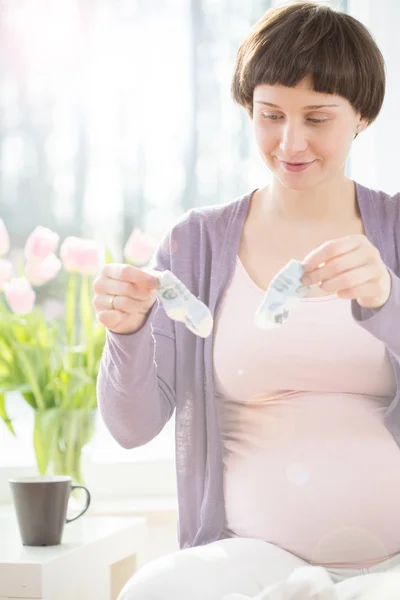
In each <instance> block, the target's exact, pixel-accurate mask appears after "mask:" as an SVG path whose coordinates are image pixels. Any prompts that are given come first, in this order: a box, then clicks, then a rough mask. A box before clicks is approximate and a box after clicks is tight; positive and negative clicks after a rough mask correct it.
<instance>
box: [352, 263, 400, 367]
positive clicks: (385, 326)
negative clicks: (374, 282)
mask: <svg viewBox="0 0 400 600" xmlns="http://www.w3.org/2000/svg"><path fill="white" fill-rule="evenodd" d="M387 270H388V271H389V274H390V277H391V292H390V296H389V298H388V300H387V302H386V303H385V304H384V305H383V306H382V307H381V308H379V309H378V310H376V311H373V310H372V309H370V308H363V307H362V306H360V305H359V304H358V303H357V301H356V300H352V301H351V311H352V314H353V317H354V319H355V320H356V321H357V323H359V325H361V327H364V329H366V330H367V331H369V332H370V333H372V335H374V336H375V337H376V338H378V339H379V340H381V341H382V342H383V343H384V344H385V345H386V347H387V348H388V349H389V350H390V351H391V352H393V354H394V355H395V356H396V358H397V359H398V360H399V361H400V277H398V276H397V275H396V274H395V273H394V272H393V271H392V270H391V269H390V268H389V267H387Z"/></svg>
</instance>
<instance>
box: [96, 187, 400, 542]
mask: <svg viewBox="0 0 400 600" xmlns="http://www.w3.org/2000/svg"><path fill="white" fill-rule="evenodd" d="M356 192H357V200H358V204H359V207H360V211H361V216H362V220H363V223H364V228H365V232H366V235H367V237H368V238H369V239H370V241H371V242H372V243H373V244H374V245H375V246H376V247H377V248H378V249H379V250H380V252H381V256H382V258H383V260H384V262H385V264H386V266H387V267H388V270H389V272H390V275H391V278H392V291H391V295H390V298H389V300H388V301H387V303H386V304H385V305H384V306H383V307H382V308H381V309H379V310H378V311H376V312H372V311H371V310H369V309H364V308H362V307H360V306H359V305H358V304H357V302H356V301H354V300H353V301H352V302H351V310H352V315H353V318H354V319H355V321H356V322H357V323H358V324H359V325H360V326H361V327H363V328H364V329H366V330H367V331H369V332H370V333H371V334H372V335H374V336H375V337H377V338H378V339H379V340H381V341H382V342H383V343H384V344H385V346H386V348H387V351H388V353H389V356H390V359H391V361H392V364H393V367H394V370H395V374H396V381H397V392H396V395H395V397H394V399H393V401H392V402H391V404H390V406H389V408H388V410H387V412H386V414H385V417H384V422H385V425H386V427H387V428H388V430H389V431H390V432H391V433H392V435H393V436H394V438H395V439H396V441H397V442H398V444H399V446H400V385H399V381H400V232H399V229H400V194H396V195H395V196H392V197H391V196H389V195H387V194H385V193H384V192H380V191H375V190H371V189H368V188H366V187H364V186H362V185H360V184H357V183H356ZM250 198H251V194H248V195H246V196H243V197H241V198H239V199H237V200H234V201H232V202H229V203H226V204H223V205H216V206H209V207H203V208H197V209H192V210H190V211H188V212H187V213H185V214H184V215H183V217H182V218H181V219H180V220H179V221H178V223H177V224H176V225H175V226H174V227H173V228H172V230H171V231H169V232H168V233H167V234H166V236H165V238H164V240H163V242H162V243H161V245H160V247H159V249H158V252H157V255H156V258H155V262H154V265H155V268H157V269H160V270H164V269H170V270H171V271H172V272H173V273H175V274H176V275H177V276H178V277H179V278H180V279H181V280H182V281H183V282H184V283H185V285H186V286H187V287H188V288H189V289H190V290H191V291H192V292H193V293H194V294H196V296H198V297H199V298H200V299H201V300H202V301H203V302H205V303H206V304H207V306H208V307H209V308H210V310H211V312H212V313H213V314H215V313H216V311H217V309H218V307H219V305H220V303H221V301H222V299H223V296H224V292H225V291H226V289H227V288H228V286H229V284H230V281H231V278H232V276H233V271H234V266H235V258H236V256H237V253H238V248H239V242H240V238H241V234H242V229H243V225H244V222H245V219H246V215H247V212H248V209H249V206H250ZM212 350H213V336H212V335H210V336H209V337H208V338H207V339H205V340H204V339H202V338H199V337H196V336H195V335H194V334H193V333H191V332H190V331H189V330H188V329H187V328H186V327H185V326H184V325H183V324H182V323H177V322H175V321H171V320H170V319H169V318H168V317H167V316H166V314H165V312H164V310H163V308H162V307H161V306H160V305H159V302H158V301H157V302H156V304H155V305H154V306H153V308H152V309H151V312H150V315H149V318H148V320H147V322H146V324H145V325H144V327H143V328H142V329H141V330H140V331H138V332H137V333H135V334H131V335H120V334H115V333H111V332H109V331H108V332H107V342H106V345H105V348H104V352H103V357H102V362H101V367H100V372H99V377H98V402H99V408H100V412H101V415H102V417H103V419H104V421H105V423H106V426H107V427H108V429H109V431H110V432H111V434H112V436H113V437H114V438H115V439H116V440H117V442H118V443H119V444H120V445H121V446H123V447H125V448H134V447H137V446H141V445H142V444H146V443H147V442H149V441H150V440H151V439H152V438H154V437H155V436H156V435H157V434H158V433H159V432H160V431H161V429H162V428H163V427H164V425H165V424H166V422H167V421H168V420H169V418H170V417H171V416H172V413H173V411H174V409H176V413H175V414H176V440H175V444H176V471H177V489H178V505H179V523H178V531H179V543H180V547H181V548H188V547H191V546H198V545H202V544H206V543H208V542H212V541H215V540H217V539H220V538H221V537H223V533H222V532H223V528H224V524H225V512H224V496H223V460H222V440H221V436H220V431H219V426H218V419H217V412H216V405H215V401H214V387H213V352H212Z"/></svg>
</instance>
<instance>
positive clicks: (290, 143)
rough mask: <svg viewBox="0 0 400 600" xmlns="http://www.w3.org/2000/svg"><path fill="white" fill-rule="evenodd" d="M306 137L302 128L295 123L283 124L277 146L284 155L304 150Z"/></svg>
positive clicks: (306, 142)
mask: <svg viewBox="0 0 400 600" xmlns="http://www.w3.org/2000/svg"><path fill="white" fill-rule="evenodd" d="M307 144H308V141H307V137H306V132H305V131H304V128H303V127H301V126H298V125H297V126H296V125H289V124H287V125H285V126H284V127H283V129H282V134H281V141H280V143H279V147H280V149H281V151H282V152H283V153H284V154H285V156H289V157H290V156H292V155H293V154H296V153H299V152H304V150H306V149H307Z"/></svg>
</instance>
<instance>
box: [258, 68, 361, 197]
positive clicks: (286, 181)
mask: <svg viewBox="0 0 400 600" xmlns="http://www.w3.org/2000/svg"><path fill="white" fill-rule="evenodd" d="M273 105H275V106H273ZM321 105H324V106H321ZM325 105H326V106H325ZM360 122H361V124H362V127H361V128H360V129H359V130H358V131H357V125H358V124H359V123H360ZM366 126H367V122H366V121H365V120H363V121H361V119H360V115H358V114H357V113H356V111H355V110H354V108H353V107H352V106H351V104H350V103H349V101H348V100H346V99H345V98H342V97H341V96H334V95H330V94H324V93H319V92H315V91H313V90H312V88H311V87H310V84H309V83H308V81H307V80H303V81H302V82H301V83H299V84H298V85H297V86H296V87H293V88H290V87H286V86H282V85H259V86H257V87H256V88H255V90H254V96H253V127H254V133H255V138H256V141H257V145H258V148H259V150H260V153H261V156H262V158H263V160H264V162H265V163H266V165H267V166H268V167H269V169H270V170H271V171H272V173H273V174H274V176H275V177H276V178H277V179H278V180H279V181H280V182H281V183H282V184H283V185H284V186H285V187H288V188H291V189H296V190H304V189H308V188H311V187H315V186H318V185H320V184H321V183H323V182H324V181H326V180H328V179H331V178H332V177H335V176H337V175H338V174H339V173H343V174H344V169H345V163H346V159H347V156H348V154H349V152H350V148H351V143H352V141H353V138H354V136H355V134H356V133H357V132H360V131H362V129H364V128H365V127H366ZM287 163H309V165H308V166H307V167H305V168H304V165H303V166H299V165H298V166H297V167H295V166H293V165H292V166H290V165H288V164H287Z"/></svg>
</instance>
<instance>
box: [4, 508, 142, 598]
mask: <svg viewBox="0 0 400 600" xmlns="http://www.w3.org/2000/svg"><path fill="white" fill-rule="evenodd" d="M146 540H147V530H146V520H145V519H144V518H142V517H92V516H91V517H88V516H86V515H85V516H83V517H81V518H80V519H78V520H77V521H74V522H73V523H70V524H68V525H65V527H64V534H63V539H62V544H60V545H59V546H47V547H31V546H23V545H22V542H21V539H20V536H19V531H18V525H17V522H16V518H15V516H14V515H4V516H0V600H5V599H6V600H9V599H10V598H12V599H13V600H16V599H22V598H23V599H24V600H38V599H40V600H72V599H73V600H92V599H93V600H115V599H116V598H117V597H118V594H119V592H120V591H121V589H122V587H123V586H124V584H125V583H126V581H127V580H128V579H129V578H130V577H131V576H132V574H133V573H134V572H135V570H136V569H137V568H138V567H140V566H141V565H142V563H143V562H145V558H144V555H145V554H146Z"/></svg>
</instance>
